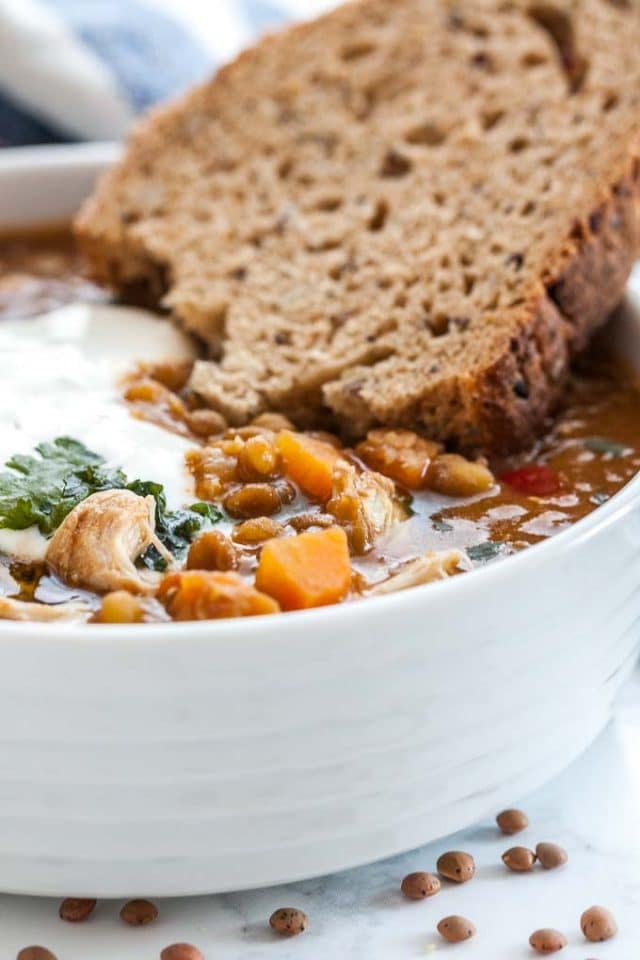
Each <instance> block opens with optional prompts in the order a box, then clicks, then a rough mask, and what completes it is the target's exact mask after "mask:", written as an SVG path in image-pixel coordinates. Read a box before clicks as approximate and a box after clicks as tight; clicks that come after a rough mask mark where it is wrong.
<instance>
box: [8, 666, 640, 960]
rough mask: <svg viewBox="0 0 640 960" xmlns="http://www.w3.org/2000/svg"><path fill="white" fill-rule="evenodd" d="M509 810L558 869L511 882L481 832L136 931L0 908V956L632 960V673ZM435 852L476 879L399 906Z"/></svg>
mask: <svg viewBox="0 0 640 960" xmlns="http://www.w3.org/2000/svg"><path fill="white" fill-rule="evenodd" d="M523 749H526V744H523ZM499 763H500V758H499V757H496V764H499ZM513 799H514V803H515V802H518V804H519V805H520V806H522V807H523V808H524V809H526V810H527V812H528V813H529V816H530V818H531V827H530V829H529V830H528V831H527V832H526V833H524V834H522V835H521V836H520V837H519V838H518V841H516V842H521V843H522V844H524V845H527V844H530V845H532V846H534V845H535V843H536V842H538V841H539V840H551V841H556V842H558V843H560V844H562V845H563V846H565V847H566V848H567V850H568V851H569V857H570V861H569V864H568V865H567V867H565V868H564V869H563V870H559V871H556V872H553V873H547V872H544V871H542V870H536V871H535V872H534V873H532V874H527V875H515V874H511V873H509V872H508V871H507V870H506V869H505V868H504V867H503V866H502V864H501V862H500V855H501V853H502V852H503V851H504V849H505V848H506V847H508V846H511V845H512V842H511V841H509V839H508V838H504V837H502V836H501V835H500V834H499V833H498V831H497V829H496V827H495V825H494V824H493V823H492V821H490V820H489V821H486V822H484V823H480V824H478V825H476V826H475V827H473V828H471V829H469V830H465V831H463V832H462V833H460V834H458V835H456V836H454V837H450V838H448V839H447V840H445V841H442V842H440V843H437V844H432V845H430V846H428V847H424V848H423V849H420V850H416V851H414V852H412V853H409V854H406V855H404V856H401V857H395V858H393V859H391V860H386V861H384V862H382V863H377V864H373V865H371V866H368V867H362V868H360V869H357V870H351V871H349V872H347V873H342V874H338V875H336V876H331V877H323V878H321V879H316V880H310V881H307V882H305V883H298V884H292V885H290V886H285V887H276V888H271V889H266V890H258V891H253V892H250V893H240V894H227V895H224V896H213V897H199V898H192V899H185V900H165V901H159V902H158V906H159V908H160V918H159V919H158V921H157V922H156V923H155V924H153V925H151V926H149V927H146V928H140V929H131V928H128V927H125V926H124V924H122V923H121V922H120V921H119V920H118V910H119V907H120V904H119V903H115V902H108V901H103V902H101V903H99V904H98V906H97V908H96V910H95V913H94V914H93V916H92V917H91V919H90V920H89V921H88V922H87V923H85V924H82V925H77V926H71V925H68V924H65V923H63V922H62V921H60V920H59V919H58V918H57V908H58V903H57V901H53V900H44V899H42V900H36V899H29V898H26V897H8V896H5V897H0V957H1V958H2V960H4V958H8V960H13V958H14V957H15V955H16V953H17V951H18V949H19V948H20V947H22V946H25V945H27V944H33V943H40V944H43V945H46V946H48V947H49V948H50V949H51V950H53V951H54V952H55V953H56V955H57V957H58V960H157V958H158V957H159V953H160V950H161V948H162V947H163V946H165V945H166V944H168V943H172V942H175V941H178V940H187V941H190V942H192V943H195V944H197V945H198V946H199V947H200V948H201V949H202V950H203V952H204V953H205V956H206V958H207V960H217V958H224V960H263V958H264V960H269V958H277V960H419V958H421V957H422V958H424V957H427V956H432V957H441V958H442V960H444V958H446V957H448V956H452V957H454V956H455V957H457V956H460V957H466V958H468V960H520V958H522V960H525V958H527V957H530V958H531V957H533V956H534V954H533V952H532V951H531V950H530V949H529V947H528V946H527V943H528V938H529V935H530V933H531V932H532V931H533V930H535V929H537V928H539V927H543V926H553V927H556V928H558V929H561V930H563V931H564V932H565V933H566V935H567V936H568V937H569V946H568V948H567V949H566V950H564V951H563V953H562V954H561V956H562V957H565V958H566V960H632V957H634V956H636V952H637V949H638V944H639V943H640V921H639V919H638V918H639V917H640V817H639V815H638V811H639V810H640V669H639V670H638V671H636V674H635V676H634V678H633V680H632V682H631V683H630V684H629V686H628V687H627V688H626V690H625V691H624V693H623V694H622V696H621V698H620V700H619V703H618V705H617V708H616V714H615V718H614V721H613V722H612V724H611V725H610V726H609V727H608V729H607V730H606V731H605V732H604V733H603V734H602V735H601V737H600V738H599V740H598V741H597V742H596V743H595V744H594V745H593V746H592V747H591V748H590V750H589V751H588V752H587V753H586V754H585V755H584V756H583V757H582V758H581V759H580V760H578V761H577V762H576V763H575V764H574V765H573V766H572V767H571V768H569V769H568V770H567V771H566V772H565V773H564V774H563V775H562V776H561V777H559V778H558V779H556V780H555V781H554V782H552V783H550V784H549V785H548V786H546V787H545V788H544V789H542V790H540V791H538V792H537V793H536V794H535V795H533V796H531V797H526V798H517V797H514V798H513ZM447 849H462V850H468V851H469V852H471V853H472V854H473V855H474V856H475V858H476V861H477V864H478V873H477V876H476V878H475V880H474V881H473V882H472V883H469V884H467V885H465V886H464V887H453V886H447V887H446V888H445V889H444V890H443V892H442V893H441V894H440V895H439V896H438V897H435V898H433V899H431V900H428V901H423V902H420V903H411V902H409V901H407V900H405V899H404V898H403V897H402V896H401V895H400V893H399V885H400V881H401V879H402V877H403V876H404V875H405V874H406V873H409V872H410V871H413V870H418V869H426V870H430V869H433V867H434V864H435V861H436V858H437V856H438V855H439V854H440V853H441V852H443V851H444V850H447ZM141 893H144V891H141ZM593 904H602V905H606V906H608V907H610V908H611V909H612V910H613V911H614V913H615V914H616V917H617V919H618V923H619V926H620V933H619V935H618V937H617V938H616V939H615V940H613V941H610V942H609V943H606V944H597V945H591V944H587V943H586V941H584V939H583V937H582V935H581V933H580V930H579V918H580V914H581V912H582V911H583V910H584V909H585V908H587V907H589V906H591V905H593ZM279 906H296V907H299V908H300V909H302V910H304V911H305V912H306V913H307V914H308V915H309V917H310V929H309V930H308V931H307V932H306V933H305V934H303V935H302V936H300V937H298V938H296V939H293V940H281V939H280V938H278V937H276V936H275V935H274V934H272V932H271V930H270V929H269V927H268V925H267V920H268V917H269V915H270V913H271V912H272V911H273V910H274V909H275V908H276V907H279ZM452 913H459V914H462V915H465V916H467V917H469V918H470V919H471V920H473V921H474V922H475V924H476V925H477V927H478V936H477V938H476V939H475V940H473V941H470V942H468V943H465V944H461V945H458V946H454V947H452V946H449V945H447V944H445V943H443V942H442V941H440V940H439V938H438V936H437V934H436V932H435V927H436V924H437V922H438V920H440V919H441V918H442V917H443V916H446V915H448V914H452ZM451 951H453V952H451Z"/></svg>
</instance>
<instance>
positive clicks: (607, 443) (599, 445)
mask: <svg viewBox="0 0 640 960" xmlns="http://www.w3.org/2000/svg"><path fill="white" fill-rule="evenodd" d="M584 445H585V447H586V448H587V450H591V451H592V453H606V454H609V456H611V457H624V456H625V455H626V454H627V453H629V447H626V446H625V445H624V443H617V442H616V441H615V440H606V439H605V438H604V437H587V439H586V440H584Z"/></svg>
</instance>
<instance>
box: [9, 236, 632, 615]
mask: <svg viewBox="0 0 640 960" xmlns="http://www.w3.org/2000/svg"><path fill="white" fill-rule="evenodd" d="M105 299H106V298H105V295H104V293H103V292H102V291H100V290H98V289H97V288H96V287H95V286H93V285H92V284H90V283H89V282H88V281H86V280H85V279H84V277H83V275H82V265H81V263H80V262H79V259H78V257H77V254H76V253H75V250H74V248H73V244H72V241H71V239H70V237H69V235H68V233H67V232H66V231H64V230H59V231H48V232H43V233H39V234H33V235H21V236H14V237H7V238H5V239H3V240H2V241H0V321H1V322H0V341H2V337H3V335H4V333H6V331H7V330H10V331H13V332H14V333H15V330H16V329H17V330H20V329H25V330H31V329H35V328H31V327H29V326H28V325H29V324H31V323H33V322H35V321H33V320H32V318H34V317H40V318H41V317H42V316H43V315H45V316H47V317H48V316H49V314H50V312H51V311H54V313H52V314H51V316H52V317H53V316H54V315H55V316H56V317H58V319H59V321H60V323H59V325H58V326H57V327H56V330H55V337H54V339H55V338H57V339H62V340H64V338H65V336H67V335H68V336H71V334H72V333H73V330H75V329H76V328H77V326H78V323H79V321H78V317H77V316H76V315H71V314H69V315H67V314H66V313H64V311H63V313H62V314H60V312H59V308H61V307H64V306H65V305H73V304H78V303H82V304H85V305H86V310H87V311H90V312H91V311H96V310H98V311H99V310H100V309H106V310H107V313H105V314H104V316H103V315H102V314H98V320H99V323H98V322H97V321H96V323H97V327H96V329H97V330H98V332H99V333H100V331H101V329H102V328H101V327H100V324H101V323H102V324H107V323H108V324H110V325H111V329H113V324H114V322H115V321H114V317H116V318H117V317H118V316H119V314H118V313H117V311H118V310H126V309H127V308H124V307H123V308H120V307H118V306H109V307H107V308H104V307H102V306H101V305H102V304H104V302H105ZM56 311H58V312H57V313H56ZM108 311H116V312H115V314H114V313H109V312H108ZM91 316H92V317H93V314H91ZM94 319H95V318H94ZM125 319H126V324H124V326H122V327H121V328H118V329H122V331H124V332H123V334H122V337H123V338H124V340H125V341H126V337H127V331H130V330H131V329H132V326H131V324H132V321H133V320H135V319H136V318H135V317H133V316H132V315H130V314H126V316H125ZM82 322H83V323H85V322H86V316H85V320H83V321H82ZM16 323H18V324H23V325H25V326H24V328H21V327H16V326H15V325H16ZM139 323H143V320H142V319H138V324H139ZM144 323H147V324H150V326H148V327H144V330H148V331H150V336H151V335H152V334H153V332H154V331H155V330H156V329H157V330H158V331H160V330H161V326H160V321H159V320H155V319H151V318H149V317H145V318H144ZM162 323H164V325H165V327H164V328H162V329H165V328H167V327H169V326H170V325H169V324H168V323H167V321H166V320H163V321H162ZM12 325H13V326H12ZM137 328H138V333H139V327H137ZM165 332H166V330H165ZM74 335H75V334H74ZM100 335H101V336H102V333H101V334H100ZM175 335H176V336H177V334H175ZM137 342H139V336H138V341H137ZM168 342H169V341H167V343H168ZM33 344H35V340H34V341H33ZM0 345H2V346H3V342H2V343H0ZM119 346H120V347H122V344H120V345H119ZM126 346H127V343H126V342H125V343H124V348H126ZM31 349H36V347H35V346H34V345H32V347H31ZM125 352H126V351H125ZM196 357H197V348H196V347H195V346H194V345H189V346H188V347H185V348H184V349H183V350H182V351H181V352H180V354H179V355H176V354H175V351H171V350H169V351H168V353H167V355H162V356H161V358H160V359H158V355H157V351H156V356H155V359H148V355H147V353H146V351H144V350H143V351H142V353H137V352H135V349H133V348H132V350H131V352H130V354H128V355H127V363H126V365H125V367H126V368H125V369H123V368H121V367H120V368H118V374H117V376H116V375H115V374H114V376H113V379H112V382H111V381H110V383H109V385H108V389H109V390H110V391H111V392H112V394H113V397H112V398H111V399H110V401H109V402H110V404H111V406H109V407H108V411H107V414H106V415H105V417H106V419H104V421H103V428H102V429H103V432H104V431H105V430H108V428H109V425H110V423H111V419H110V418H112V417H113V416H114V413H113V411H114V410H116V411H117V414H118V416H119V417H121V418H124V420H123V422H124V424H125V427H127V428H126V429H125V427H123V426H122V424H121V425H120V428H119V429H120V434H118V437H122V438H124V439H123V440H122V442H123V443H125V442H126V443H130V444H133V445H134V446H136V447H137V448H138V449H137V453H138V454H142V456H143V460H142V461H140V460H136V461H134V462H135V463H136V470H137V469H138V466H139V463H140V462H142V463H143V464H144V466H145V468H147V469H148V470H149V471H150V473H149V475H132V474H131V472H130V471H131V469H132V468H131V466H130V464H131V460H130V459H125V457H124V452H123V455H122V457H119V455H118V453H119V447H118V445H117V442H116V441H117V440H118V437H116V441H113V442H111V443H110V444H107V445H105V439H104V436H103V435H102V434H100V433H98V434H97V435H96V443H95V445H94V444H88V443H87V442H85V440H84V438H82V437H80V438H79V437H78V436H77V435H76V425H75V423H74V422H73V419H74V418H73V417H71V418H70V422H68V423H67V422H64V423H60V424H57V425H56V426H57V429H56V431H55V432H53V433H52V431H51V430H50V429H48V430H45V431H44V432H43V435H42V436H40V437H38V442H37V443H35V444H33V445H32V446H31V447H27V446H25V445H24V443H22V442H21V443H20V444H18V446H17V447H16V449H15V450H13V449H12V450H11V451H9V455H8V456H7V457H6V458H5V459H6V461H7V463H6V466H5V468H4V471H3V472H2V473H1V474H0V618H8V619H14V620H60V619H69V620H77V621H80V622H82V621H87V620H90V621H91V622H94V623H131V622H157V621H162V620H171V619H173V620H195V619H216V618H220V617H234V616H248V615H266V614H272V613H276V612H278V611H287V610H297V609H303V608H309V607H316V606H323V605H327V604H333V603H338V602H344V601H353V600H358V599H360V598H365V597H367V596H372V595H373V596H375V595H380V594H385V593H390V592H395V591H397V590H402V589H405V588H407V587H410V586H414V585H417V584H423V583H428V582H430V581H433V580H439V579H443V578H445V577H450V576H453V575H457V574H459V573H463V572H466V571H469V570H472V569H473V568H474V567H477V566H480V565H483V564H485V563H488V562H493V561H495V560H499V559H500V558H502V557H506V556H508V555H509V554H512V553H514V552H517V551H519V550H522V549H524V548H526V547H528V546H530V545H532V544H535V543H538V542H539V541H541V540H544V539H546V538H548V537H550V536H552V535H553V534H555V533H557V532H559V531H561V530H563V529H565V528H566V527H567V526H569V525H570V524H572V523H575V522H576V521H577V520H579V519H580V518H582V517H584V516H585V515H586V514H587V513H589V512H590V511H592V510H594V509H596V508H597V507H598V506H599V505H600V504H602V503H604V502H605V501H606V500H608V499H609V498H610V497H611V496H612V495H613V494H615V493H616V492H617V491H618V490H620V489H621V487H623V486H624V485H625V484H626V483H627V482H628V481H629V480H630V479H631V478H632V477H633V476H634V475H635V474H636V472H637V471H638V469H639V468H640V416H639V412H640V393H639V391H638V385H637V383H636V382H635V379H634V377H633V376H632V375H631V374H630V373H629V372H627V371H626V370H625V369H623V367H622V366H621V365H620V364H619V363H616V362H615V361H614V360H612V359H611V358H609V357H607V356H606V350H605V348H604V346H603V342H602V340H601V341H600V342H599V343H598V344H596V345H594V347H593V348H592V349H591V351H590V354H589V355H588V356H587V357H585V358H584V359H583V361H582V362H581V364H580V366H579V368H578V369H576V371H575V372H574V374H573V376H572V379H571V381H570V383H569V385H568V388H567V393H566V398H565V402H564V405H563V407H562V409H561V410H560V412H559V413H558V416H557V418H556V419H555V420H554V421H553V422H550V423H549V425H548V429H547V431H546V433H545V435H544V436H543V437H541V439H540V440H539V442H538V444H537V447H536V449H535V450H533V451H530V452H529V453H527V454H525V455H521V456H519V457H515V458H512V459H510V460H507V461H501V462H498V461H496V462H487V461H486V460H485V459H483V458H482V457H481V456H478V457H475V458H471V459H469V458H467V457H463V456H461V455H460V454H459V453H457V452H455V451H447V450H445V449H444V448H443V447H442V446H441V445H440V444H438V443H435V442H432V441H431V440H429V438H425V437H421V436H418V435H417V434H415V433H413V432H411V431H408V430H384V429H380V430H373V431H371V432H370V433H369V434H368V435H367V436H366V437H363V438H361V440H360V442H358V443H356V444H355V445H354V446H351V447H346V446H344V445H343V444H342V443H341V440H340V438H339V437H337V436H336V435H334V434H333V433H331V432H324V431H317V432H309V431H305V432H302V431H299V430H297V429H296V427H295V425H294V424H292V423H290V422H289V421H288V420H287V418H286V417H283V416H282V415H280V414H262V415H261V416H259V417H257V418H256V420H255V421H254V422H253V423H252V424H250V425H249V426H243V427H234V426H233V425H232V424H229V423H227V422H226V421H225V419H224V417H223V416H222V415H221V414H220V413H219V412H217V411H215V410H211V409H209V408H207V407H206V405H205V404H204V403H203V402H202V401H201V399H200V398H199V397H198V396H197V394H195V393H194V392H193V390H192V389H191V388H190V372H191V368H192V365H193V363H194V360H195V358H196ZM70 376H71V375H70ZM56 382H57V381H56ZM60 389H61V390H64V389H66V387H65V386H64V384H63V385H62V386H61V387H60ZM22 399H23V398H22V397H21V396H18V397H17V398H16V401H15V403H16V409H17V411H18V412H17V413H16V419H17V421H19V420H20V416H21V413H20V411H21V403H22ZM114 405H115V406H114ZM128 426H130V427H131V429H132V430H133V429H134V428H135V429H137V430H144V431H146V433H144V439H142V440H140V437H141V436H143V435H142V434H139V433H138V434H135V436H134V435H133V434H132V437H133V439H132V437H129V436H128ZM125 434H126V436H125ZM16 436H21V435H20V434H19V433H18V434H16ZM147 442H149V443H150V444H151V446H153V445H155V444H158V443H159V444H160V446H159V447H158V450H160V451H161V456H160V457H159V458H157V459H153V457H152V456H151V455H150V454H149V456H148V457H145V454H146V447H145V444H146V443H147ZM16 443H18V441H16ZM141 446H142V449H140V447H141ZM154 449H155V447H154ZM170 461H171V471H172V472H171V475H170V476H169V474H168V473H167V467H168V465H169V463H170ZM152 466H153V470H152ZM141 472H142V471H141V470H140V473H141ZM176 478H177V480H176ZM27 544H28V549H27ZM34 545H35V546H34Z"/></svg>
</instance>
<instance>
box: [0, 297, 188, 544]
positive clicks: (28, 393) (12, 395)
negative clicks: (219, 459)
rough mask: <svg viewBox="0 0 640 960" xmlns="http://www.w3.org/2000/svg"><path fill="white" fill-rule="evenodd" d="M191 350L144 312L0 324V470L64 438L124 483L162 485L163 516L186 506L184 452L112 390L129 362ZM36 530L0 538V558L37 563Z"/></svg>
mask: <svg viewBox="0 0 640 960" xmlns="http://www.w3.org/2000/svg"><path fill="white" fill-rule="evenodd" d="M194 355H195V351H194V348H193V345H192V343H191V341H190V340H189V339H188V337H186V336H185V335H184V334H183V333H181V332H180V331H179V330H178V329H177V328H176V327H175V326H174V325H173V324H172V323H171V322H170V321H168V320H166V319H162V318H159V317H156V316H154V315H153V314H150V313H147V312H146V311H144V310H137V309H133V308H128V307H118V306H107V305H97V304H73V305H71V306H68V307H62V308H61V309H59V310H54V311H52V312H51V313H47V314H45V315H43V316H40V317H35V318H33V319H27V320H24V319H21V320H8V321H3V322H1V323H0V383H1V384H2V387H1V388H0V424H1V429H0V469H3V465H4V464H5V462H6V461H7V460H8V459H9V458H10V457H11V456H13V454H16V453H23V454H24V453H26V454H29V453H33V450H34V447H35V446H36V444H38V443H40V442H42V441H43V440H45V441H46V440H53V439H54V438H55V437H59V436H68V437H73V438H74V439H75V440H79V441H81V442H82V443H83V444H84V445H85V446H86V447H88V448H89V449H90V450H94V451H95V452H96V453H99V454H101V455H102V456H103V457H104V458H105V460H106V461H107V463H108V464H109V465H110V466H114V467H120V468H121V469H122V470H124V472H125V474H126V475H127V477H128V478H129V479H130V480H136V479H140V480H153V481H155V482H157V483H162V484H163V485H164V488H165V493H166V497H167V503H168V505H169V507H170V508H172V509H175V508H176V507H180V506H184V505H185V504H186V503H188V502H191V501H192V500H193V499H194V490H193V480H192V478H191V476H190V475H189V473H188V472H187V469H186V466H185V457H184V455H185V452H186V451H187V450H188V449H189V448H191V447H193V443H192V442H191V441H189V440H187V439H185V438H183V437H179V436H177V435H175V434H172V433H170V432H169V431H167V430H164V429H162V427H158V426H156V425H155V424H152V423H148V422H146V421H144V420H139V419H137V418H135V417H133V416H131V413H130V411H129V409H128V407H127V405H126V404H125V402H124V401H123V399H122V396H121V392H120V389H119V381H120V380H121V378H122V376H123V375H124V374H125V373H126V372H127V371H128V370H131V369H132V368H133V367H135V365H136V363H139V362H144V361H149V362H160V361H163V360H183V359H190V358H192V357H193V356H194ZM46 548H47V540H46V539H45V538H44V537H43V536H42V535H41V534H40V532H39V531H38V529H37V527H30V528H28V529H27V530H6V529H0V552H2V553H6V554H10V555H13V556H16V557H17V558H19V559H24V560H39V559H42V558H43V557H44V555H45V553H46Z"/></svg>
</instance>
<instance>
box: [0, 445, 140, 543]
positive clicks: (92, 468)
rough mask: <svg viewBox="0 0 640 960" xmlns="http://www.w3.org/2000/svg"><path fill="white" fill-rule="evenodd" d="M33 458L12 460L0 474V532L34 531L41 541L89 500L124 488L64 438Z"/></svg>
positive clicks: (116, 474) (114, 474) (120, 477)
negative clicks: (94, 495)
mask: <svg viewBox="0 0 640 960" xmlns="http://www.w3.org/2000/svg"><path fill="white" fill-rule="evenodd" d="M36 453H37V454H38V456H31V455H23V454H16V456H14V457H12V458H11V460H8V461H7V464H6V466H7V467H9V470H6V471H4V472H2V473H0V527H9V529H11V530H24V529H25V528H26V527H31V526H34V525H36V526H37V527H38V529H39V530H40V532H41V533H43V534H45V536H46V535H49V534H51V533H53V531H54V530H55V529H56V527H59V526H60V524H61V523H62V521H63V520H64V518H65V517H66V516H67V514H68V513H70V512H71V511H72V510H73V508H74V507H75V506H77V505H78V504H79V503H80V502H81V501H82V500H85V499H86V498H87V497H88V496H90V494H92V493H97V492H98V491H99V490H111V489H113V488H119V487H123V486H125V485H126V477H125V476H124V474H123V473H122V471H121V470H117V469H113V468H110V467H107V466H106V465H105V462H104V460H103V458H102V457H100V456H99V455H98V454H97V453H93V452H92V451H91V450H88V449H87V448H86V447H85V446H84V445H83V444H81V443H78V441H77V440H72V439H71V438H70V437H58V438H57V439H56V440H54V441H53V442H52V443H39V444H38V446H37V447H36Z"/></svg>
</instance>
